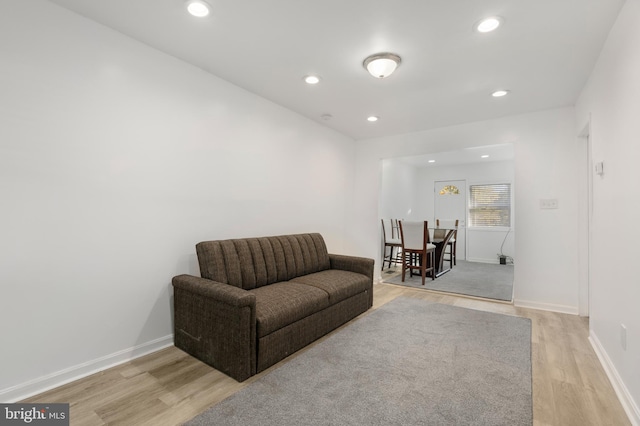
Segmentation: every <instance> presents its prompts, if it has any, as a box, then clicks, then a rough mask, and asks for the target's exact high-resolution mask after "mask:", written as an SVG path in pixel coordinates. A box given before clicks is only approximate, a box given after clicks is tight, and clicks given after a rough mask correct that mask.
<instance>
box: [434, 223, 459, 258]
mask: <svg viewBox="0 0 640 426" xmlns="http://www.w3.org/2000/svg"><path fill="white" fill-rule="evenodd" d="M441 223H442V229H441V230H442V231H443V232H442V234H443V235H442V237H443V238H444V234H445V232H444V231H445V230H446V229H453V230H454V232H453V236H452V237H451V239H450V240H449V243H448V244H447V248H448V249H449V251H446V252H445V253H443V255H446V254H448V255H449V257H448V258H445V259H444V260H448V261H449V265H450V267H453V265H456V264H457V263H456V254H457V249H458V245H457V244H456V239H457V237H458V219H456V220H442V221H440V219H436V229H437V228H440V224H441Z"/></svg>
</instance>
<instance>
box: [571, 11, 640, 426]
mask: <svg viewBox="0 0 640 426" xmlns="http://www.w3.org/2000/svg"><path fill="white" fill-rule="evenodd" d="M639 76H640V2H639V1H637V0H628V1H627V2H626V4H625V5H624V7H623V9H622V11H621V12H620V15H619V17H618V20H617V22H616V24H615V25H614V27H613V28H612V30H611V32H610V34H609V38H608V40H607V42H606V44H605V46H604V48H603V50H602V53H601V55H600V57H599V59H598V63H597V65H596V67H595V69H594V71H593V73H592V75H591V77H590V79H589V82H588V83H587V85H586V87H585V89H584V90H583V92H582V94H581V96H580V98H579V100H578V102H577V104H576V115H577V123H576V124H577V126H578V127H577V128H582V127H583V126H584V125H585V124H586V123H588V122H589V117H590V127H591V132H590V136H591V137H590V139H591V144H592V157H593V160H594V161H595V162H599V161H604V175H602V176H601V177H600V176H594V177H593V213H592V227H591V233H592V234H591V235H592V240H591V242H592V244H591V259H592V262H591V281H590V301H591V306H590V308H591V309H590V311H591V318H590V328H591V338H592V341H593V342H594V346H595V347H596V350H598V351H599V355H600V356H601V359H602V360H604V363H605V365H606V366H608V368H609V373H610V377H611V378H612V379H613V382H614V384H615V385H616V387H617V390H618V392H619V394H620V396H621V399H622V401H623V403H624V405H625V407H626V408H627V412H628V413H629V414H630V416H631V418H632V419H634V421H635V424H640V409H639V408H638V407H640V309H639V306H640V278H638V270H637V268H636V267H635V264H636V262H638V255H640V249H638V241H640V227H639V226H638V212H640V186H639V185H638V182H640V171H639V168H638V161H639V160H640V143H638V142H639V141H640V137H639V135H640V127H639V126H638V118H639V117H640V77H639ZM592 170H593V169H592ZM591 172H592V173H593V171H591ZM621 324H624V325H626V328H627V349H626V350H625V349H623V347H622V343H621Z"/></svg>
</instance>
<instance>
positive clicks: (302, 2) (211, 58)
mask: <svg viewBox="0 0 640 426" xmlns="http://www.w3.org/2000/svg"><path fill="white" fill-rule="evenodd" d="M50 1H52V2H53V3H56V4H59V5H61V6H63V7H65V8H68V9H70V10H72V11H75V12H77V13H79V14H81V15H84V16H86V17H88V18H90V19H93V20H95V21H97V22H99V23H102V24H104V25H106V26H109V27H111V28H114V29H116V30H118V31H120V32H122V33H124V34H126V35H129V36H131V37H133V38H135V39H138V40H140V41H142V42H144V43H146V44H148V45H149V46H152V47H155V48H157V49H159V50H161V51H164V52H166V53H168V54H170V55H173V56H175V57H177V58H180V59H182V60H184V61H186V62H189V63H191V64H193V65H195V66H197V67H200V68H202V69H204V70H206V71H208V72H210V73H212V74H214V75H216V76H218V77H220V78H223V79H225V80H227V81H229V82H231V83H233V84H235V85H237V86H240V87H242V88H244V89H246V90H248V91H251V92H253V93H256V94H258V95H260V96H263V97H265V98H267V99H270V100H271V101H273V102H275V103H277V104H280V105H282V106H284V107H286V108H289V109H291V110H293V111H296V112H298V113H299V114H301V115H303V116H306V117H308V118H310V119H312V120H315V121H318V122H319V123H321V124H323V125H326V126H328V127H331V128H333V129H335V130H337V131H339V132H341V133H343V134H345V135H348V136H350V137H352V138H354V139H364V138H372V137H379V136H388V135H394V134H401V133H410V132H416V131H421V130H427V129H431V128H436V127H442V126H447V125H452V124H459V123H465V122H472V121H478V120H485V119H491V118H496V117H501V116H506V115H512V114H520V113H525V112H531V111H538V110H542V109H548V108H555V107H562V106H567V105H572V104H573V103H574V101H575V100H576V97H577V96H578V94H579V92H580V90H581V88H582V87H583V85H584V83H585V82H586V79H587V78H588V76H589V74H590V72H591V70H592V68H593V65H594V63H595V60H596V58H597V56H598V54H599V52H600V49H601V47H602V44H603V43H604V40H605V38H606V36H607V34H608V32H609V29H610V28H611V26H612V25H613V22H614V20H615V18H616V16H617V13H618V11H619V10H620V7H621V6H622V4H623V3H624V0H393V1H388V0H385V1H382V0H322V1H316V2H312V1H310V0H267V1H265V0H207V1H208V2H209V4H210V5H211V6H212V14H211V15H210V16H209V17H207V18H195V17H192V16H190V15H188V14H187V13H186V11H185V7H184V5H185V1H184V0H50ZM489 15H499V16H502V17H503V18H504V19H505V22H504V25H503V26H502V27H501V28H499V29H498V30H497V31H496V32H494V33H489V34H480V33H477V32H475V31H474V30H473V28H472V27H473V24H474V23H475V22H477V21H478V20H480V19H481V18H483V17H485V16H489ZM383 51H390V52H394V53H397V54H399V55H400V56H401V57H402V64H401V66H400V67H399V68H398V70H397V71H396V72H395V74H393V75H392V76H391V77H389V78H387V79H384V80H378V79H374V78H373V77H371V76H369V75H368V74H367V72H366V71H365V70H364V68H363V67H362V61H363V60H364V58H365V57H367V56H368V55H370V54H373V53H378V52H383ZM310 73H317V74H319V75H320V76H321V77H322V81H321V82H320V84H318V85H316V86H309V85H307V84H305V83H304V82H303V80H302V78H303V77H304V76H305V75H307V74H310ZM498 88H507V89H509V90H511V93H510V94H509V95H508V96H507V97H504V98H500V99H496V98H492V97H491V96H490V94H491V92H493V91H494V90H496V89H498ZM323 114H330V115H331V116H332V118H331V119H330V120H323V119H322V118H321V116H322V115H323ZM369 115H377V116H379V117H380V120H379V121H378V122H376V123H369V122H367V121H366V117H367V116H369Z"/></svg>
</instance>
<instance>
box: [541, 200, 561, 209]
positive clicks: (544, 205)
mask: <svg viewBox="0 0 640 426" xmlns="http://www.w3.org/2000/svg"><path fill="white" fill-rule="evenodd" d="M540 208H541V209H545V210H546V209H557V208H558V199H557V198H547V199H541V200H540Z"/></svg>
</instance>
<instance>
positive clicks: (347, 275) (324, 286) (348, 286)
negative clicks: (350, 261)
mask: <svg viewBox="0 0 640 426" xmlns="http://www.w3.org/2000/svg"><path fill="white" fill-rule="evenodd" d="M291 282H292V283H296V284H303V285H305V286H313V287H316V288H318V289H321V290H324V291H325V292H327V294H328V295H329V302H330V303H331V304H332V305H333V304H335V303H338V302H341V301H343V300H345V299H348V298H349V297H351V296H355V295H356V294H359V293H362V292H364V291H366V290H367V288H369V286H370V285H371V279H370V278H368V277H367V276H366V275H362V274H358V273H355V272H349V271H341V270H339V269H329V270H327V271H321V272H316V273H314V274H309V275H303V276H301V277H296V278H294V279H292V280H291Z"/></svg>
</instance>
